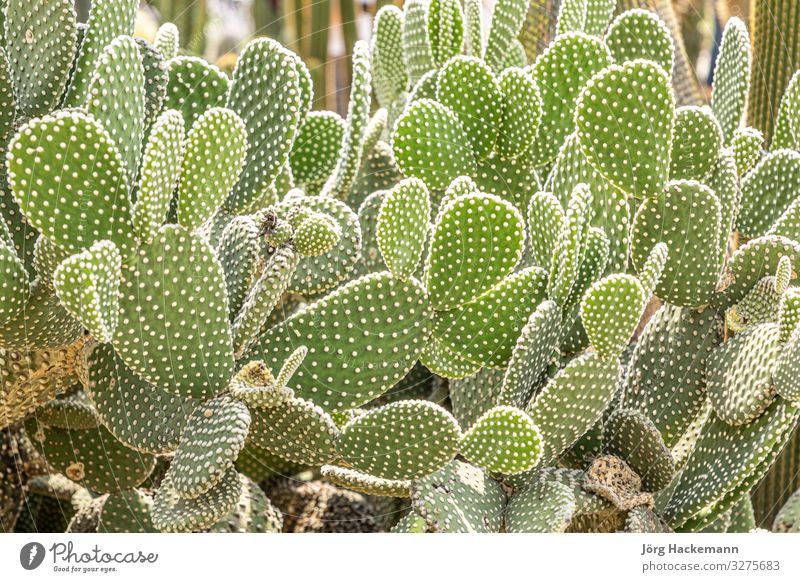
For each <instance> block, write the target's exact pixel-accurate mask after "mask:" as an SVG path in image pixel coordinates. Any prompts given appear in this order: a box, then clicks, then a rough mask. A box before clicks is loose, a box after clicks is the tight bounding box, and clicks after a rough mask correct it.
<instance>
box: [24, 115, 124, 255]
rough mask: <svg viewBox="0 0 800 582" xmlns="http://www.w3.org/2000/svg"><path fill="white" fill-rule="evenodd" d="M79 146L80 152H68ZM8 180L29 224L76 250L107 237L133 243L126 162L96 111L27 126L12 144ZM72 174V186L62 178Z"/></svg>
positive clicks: (118, 242) (49, 118) (119, 243)
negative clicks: (95, 115)
mask: <svg viewBox="0 0 800 582" xmlns="http://www.w3.org/2000/svg"><path fill="white" fill-rule="evenodd" d="M72 148H75V149H76V150H78V153H76V154H70V153H69V152H70V151H71V150H72ZM8 156H9V157H8V181H9V185H10V186H11V191H12V192H13V193H14V198H15V199H16V201H17V203H18V204H19V205H20V208H22V210H23V211H24V212H25V214H26V216H27V218H28V220H29V221H30V223H31V224H32V225H33V226H35V227H36V228H37V229H39V230H40V231H41V232H42V233H43V234H44V235H45V236H47V237H48V238H50V239H51V240H52V241H53V242H55V243H57V244H59V245H61V246H62V247H64V248H65V249H68V250H70V251H73V252H77V251H81V250H83V249H85V248H88V247H90V246H91V245H92V244H94V243H96V242H98V241H100V240H103V239H108V240H110V241H112V242H113V243H115V244H116V245H117V247H119V249H120V252H121V253H122V255H123V256H127V255H128V254H129V253H130V251H131V249H132V247H133V230H132V228H131V225H130V222H129V216H130V214H129V213H130V207H129V201H128V193H127V184H126V178H125V169H124V163H123V161H122V159H121V158H120V154H119V152H118V151H117V148H116V147H115V146H114V142H113V140H112V139H111V137H110V136H109V135H108V133H107V132H106V131H105V129H103V127H102V126H101V125H100V123H98V121H97V120H95V119H94V118H93V117H92V116H91V115H88V114H86V113H84V112H82V111H79V110H64V111H60V112H57V113H53V114H51V115H48V116H46V117H43V118H41V119H34V120H32V121H30V122H28V123H27V124H26V125H25V126H23V127H22V128H21V129H20V131H19V132H18V133H17V135H16V136H15V137H14V139H13V140H12V142H11V144H10V145H9V153H8ZM65 175H68V176H70V187H69V188H67V187H66V186H65V185H63V184H62V176H65Z"/></svg>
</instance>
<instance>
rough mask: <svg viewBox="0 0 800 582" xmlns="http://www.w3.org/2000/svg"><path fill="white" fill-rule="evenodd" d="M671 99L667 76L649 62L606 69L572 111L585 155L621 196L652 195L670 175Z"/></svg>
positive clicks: (673, 104)
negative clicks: (623, 192) (626, 193)
mask: <svg viewBox="0 0 800 582" xmlns="http://www.w3.org/2000/svg"><path fill="white" fill-rule="evenodd" d="M674 99H675V98H674V96H673V94H672V91H671V85H670V80H669V76H668V75H667V74H666V73H665V72H664V69H662V68H661V67H660V66H658V65H657V64H655V63H653V62H651V61H642V60H636V61H630V62H627V63H625V64H623V65H612V66H610V67H607V68H606V69H604V70H603V71H602V72H600V73H598V74H597V75H595V76H594V77H592V79H591V80H590V81H589V83H588V84H587V85H586V87H585V88H584V89H583V91H582V92H581V95H580V98H579V99H578V104H577V108H576V110H575V123H576V125H577V130H578V139H579V141H580V144H581V149H582V150H583V153H584V155H586V157H587V158H588V159H589V162H590V163H591V164H592V165H593V166H594V167H595V168H596V169H597V170H598V171H599V172H600V173H601V174H603V175H604V176H605V177H606V178H608V179H609V180H610V181H611V182H613V183H614V184H615V185H616V186H618V187H619V188H621V189H623V190H624V191H626V192H628V193H630V194H633V195H635V196H639V197H647V196H655V195H656V194H658V193H659V192H660V191H661V190H662V188H663V187H664V184H665V183H666V181H667V176H668V173H669V166H670V155H669V153H668V152H669V150H670V149H671V146H672V130H673V123H674V117H675V111H674V109H675V100H674Z"/></svg>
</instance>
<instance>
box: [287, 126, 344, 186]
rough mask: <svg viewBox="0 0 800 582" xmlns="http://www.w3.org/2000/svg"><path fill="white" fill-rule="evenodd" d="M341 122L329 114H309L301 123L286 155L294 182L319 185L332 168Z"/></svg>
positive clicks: (340, 142)
mask: <svg viewBox="0 0 800 582" xmlns="http://www.w3.org/2000/svg"><path fill="white" fill-rule="evenodd" d="M344 131H345V122H344V119H342V118H341V117H340V116H339V115H338V114H337V113H334V112H333V111H312V112H311V113H309V114H308V115H307V116H306V118H305V119H304V120H303V124H302V125H301V126H300V130H299V132H298V134H297V139H296V140H295V142H294V146H293V147H292V151H291V153H290V154H289V164H290V165H291V167H292V175H293V176H294V179H295V183H297V184H298V185H301V186H306V185H311V186H316V187H320V186H319V184H320V183H322V182H324V181H325V179H326V178H327V177H328V176H329V175H330V174H331V172H333V170H334V168H336V162H337V160H338V157H339V149H340V148H341V146H342V139H343V138H344Z"/></svg>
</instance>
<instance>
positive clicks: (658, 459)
mask: <svg viewBox="0 0 800 582" xmlns="http://www.w3.org/2000/svg"><path fill="white" fill-rule="evenodd" d="M603 446H604V449H605V451H606V452H607V453H609V454H611V455H616V456H617V457H620V458H621V459H623V460H624V461H625V462H626V463H628V465H630V467H631V469H633V470H634V471H635V472H636V474H637V475H639V477H641V479H642V489H643V490H644V491H659V490H661V489H663V488H664V487H666V486H667V485H669V483H670V481H672V477H673V475H674V473H675V462H674V460H673V459H672V454H671V453H670V452H669V449H667V447H666V446H665V445H664V441H663V439H662V438H661V433H660V432H659V430H658V428H656V426H655V424H653V422H651V421H650V420H649V419H648V418H647V417H646V416H645V415H644V414H642V413H640V412H637V411H635V410H629V409H621V408H620V409H617V410H616V411H615V412H614V413H613V414H611V416H609V418H608V420H606V421H605V423H604V425H603Z"/></svg>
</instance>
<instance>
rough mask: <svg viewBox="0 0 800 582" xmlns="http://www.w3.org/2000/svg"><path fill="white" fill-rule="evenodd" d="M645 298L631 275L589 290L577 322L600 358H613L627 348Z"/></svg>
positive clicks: (611, 277)
mask: <svg viewBox="0 0 800 582" xmlns="http://www.w3.org/2000/svg"><path fill="white" fill-rule="evenodd" d="M648 299H649V297H648V295H647V293H646V292H645V289H644V287H643V286H642V283H641V282H640V281H639V280H638V279H637V278H636V277H633V276H631V275H624V274H614V275H609V276H608V277H606V278H604V279H601V280H600V281H598V282H596V283H594V284H593V285H592V286H591V287H589V289H588V291H586V294H585V295H584V296H583V301H582V302H581V321H582V322H583V327H584V328H585V329H586V333H587V334H588V336H589V340H590V341H591V342H592V345H593V346H594V347H595V349H596V350H597V351H598V352H600V354H602V355H603V356H606V357H610V358H615V357H617V356H619V355H620V354H621V353H622V350H623V349H625V346H627V345H628V340H630V338H631V336H632V335H633V332H634V330H635V329H636V326H637V325H638V323H639V318H640V317H641V315H642V312H643V311H644V308H645V306H646V305H647V301H648Z"/></svg>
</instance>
